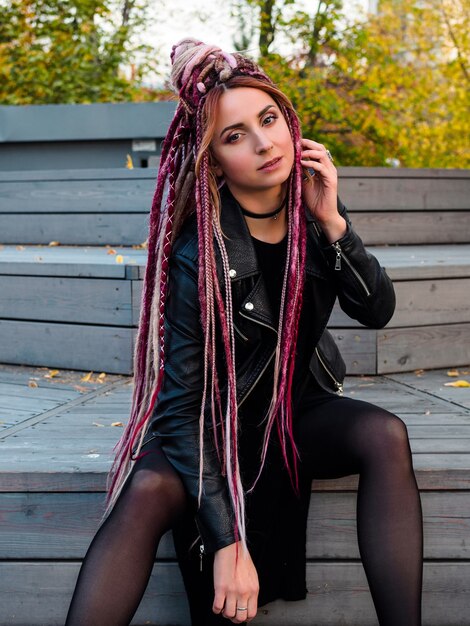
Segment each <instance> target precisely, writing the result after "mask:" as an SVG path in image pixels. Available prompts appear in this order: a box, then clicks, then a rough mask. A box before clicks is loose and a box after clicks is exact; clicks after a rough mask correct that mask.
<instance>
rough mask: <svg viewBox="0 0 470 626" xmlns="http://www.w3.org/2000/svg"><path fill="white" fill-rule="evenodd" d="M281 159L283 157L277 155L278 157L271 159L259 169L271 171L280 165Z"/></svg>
mask: <svg viewBox="0 0 470 626" xmlns="http://www.w3.org/2000/svg"><path fill="white" fill-rule="evenodd" d="M281 159H282V157H277V159H271V161H268V162H267V163H265V165H263V166H261V167H260V168H259V169H260V170H263V171H264V172H267V171H271V170H273V169H275V168H276V167H277V166H278V165H279V163H280V162H281Z"/></svg>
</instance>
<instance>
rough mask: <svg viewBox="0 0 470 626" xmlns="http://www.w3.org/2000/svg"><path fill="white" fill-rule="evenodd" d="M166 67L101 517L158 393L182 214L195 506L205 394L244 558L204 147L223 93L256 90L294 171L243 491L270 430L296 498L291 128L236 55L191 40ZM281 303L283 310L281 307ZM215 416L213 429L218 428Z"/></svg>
mask: <svg viewBox="0 0 470 626" xmlns="http://www.w3.org/2000/svg"><path fill="white" fill-rule="evenodd" d="M171 60H172V63H173V68H172V73H171V83H172V85H173V87H174V89H175V91H176V92H177V93H178V96H179V103H178V107H177V109H176V112H175V115H174V118H173V120H172V122H171V124H170V127H169V129H168V132H167V135H166V138H165V141H164V143H163V147H162V154H161V159H160V169H159V173H158V178H157V184H156V190H155V193H154V197H153V202H152V207H151V212H150V224H149V238H148V260H147V266H146V272H145V279H144V286H143V293H142V302H141V313H140V321H139V331H138V337H137V341H136V345H135V351H134V388H133V396H132V408H131V414H130V418H129V422H128V424H127V427H126V428H125V430H124V433H123V435H122V437H121V439H120V440H119V442H118V443H117V444H116V447H115V451H116V455H115V459H114V463H113V465H112V468H111V471H110V473H109V476H108V497H107V508H106V512H105V516H106V515H107V514H108V513H109V511H110V510H111V508H112V507H113V505H114V503H115V502H116V500H117V498H118V495H119V493H120V490H121V489H122V486H123V485H124V482H125V480H126V478H127V476H128V475H129V472H130V470H131V469H132V465H133V463H134V462H135V460H136V459H137V458H138V455H139V452H140V449H141V446H142V442H143V438H144V435H145V431H146V426H147V424H148V422H149V419H150V416H151V414H152V412H153V410H154V406H155V403H156V402H157V399H158V393H159V390H160V389H161V386H162V381H163V376H164V370H165V341H164V313H165V301H166V295H167V284H168V268H169V259H170V255H171V250H172V244H173V242H174V240H175V238H176V236H177V234H178V232H179V230H180V228H181V226H182V224H183V222H184V220H185V219H186V217H187V216H188V215H189V214H190V213H193V212H196V215H197V227H198V247H199V269H198V292H199V301H200V315H201V324H202V330H203V336H204V388H203V390H202V392H203V393H202V402H201V411H200V416H199V424H200V447H201V455H200V474H199V476H200V480H199V498H200V497H201V493H202V475H203V467H202V463H203V461H202V459H203V455H202V446H203V434H204V427H205V420H206V419H207V417H206V416H205V412H206V410H205V406H206V400H207V397H208V393H210V394H211V395H210V400H211V402H210V406H211V412H212V415H211V418H212V425H213V427H214V433H216V437H215V445H216V448H217V452H218V453H219V458H220V459H221V465H222V472H223V474H224V475H226V477H227V483H228V487H229V490H230V494H231V498H232V503H233V507H234V513H235V533H236V537H237V538H240V539H241V541H242V544H243V546H244V547H245V548H246V536H245V520H244V518H245V513H244V511H245V509H244V491H243V487H242V483H241V480H240V472H239V463H238V439H237V436H238V415H237V401H236V374H235V340H234V331H233V323H232V296H231V281H230V276H229V264H228V257H227V252H226V249H225V245H224V241H223V233H222V231H221V228H220V219H219V216H220V197H219V194H218V185H220V180H219V181H218V180H217V177H216V175H215V174H214V171H213V167H212V160H211V159H212V155H211V149H210V141H211V138H212V134H213V130H214V124H215V114H216V107H217V102H218V99H219V98H220V95H221V94H222V93H223V91H224V90H226V89H234V88H237V87H255V88H257V89H262V90H264V91H266V92H267V93H268V94H270V95H271V96H272V97H273V99H274V100H275V101H276V103H277V104H278V106H279V107H280V109H281V111H282V113H283V115H284V117H285V119H286V121H287V124H288V126H289V130H290V133H291V137H292V140H293V144H294V148H295V162H294V167H293V169H292V172H291V175H290V178H289V181H288V205H287V216H288V243H287V262H286V268H285V273H284V282H283V288H282V297H281V307H280V315H279V326H278V341H277V347H276V354H275V364H274V381H273V395H272V400H271V404H270V406H269V409H268V412H267V414H266V417H265V421H266V427H265V433H264V443H263V448H262V453H261V459H260V469H259V473H258V476H257V478H256V480H255V483H254V484H253V485H252V487H251V489H253V487H254V485H255V484H256V482H257V480H258V478H259V476H260V474H261V471H262V469H263V466H264V462H265V458H266V453H267V446H268V442H269V438H270V434H271V431H272V429H273V426H274V425H276V429H277V433H278V436H279V440H280V442H281V444H282V451H283V457H284V462H285V464H286V467H287V469H288V471H289V474H290V477H291V481H292V483H293V485H294V487H295V489H298V475H297V456H298V453H297V449H296V446H295V442H294V438H293V431H292V408H291V405H292V379H293V373H294V362H295V344H296V341H297V332H298V322H299V317H300V310H301V305H302V292H303V281H304V268H305V246H306V226H305V219H304V215H303V210H302V202H301V176H302V168H301V165H300V128H299V121H298V118H297V115H296V113H295V111H294V109H293V107H292V104H291V102H290V101H289V99H288V98H287V97H286V96H285V95H284V94H283V93H282V92H281V91H280V90H279V89H278V88H277V87H276V86H275V85H274V83H273V82H272V81H271V79H270V78H269V77H268V76H267V75H266V74H264V73H263V72H262V70H261V69H260V68H259V66H257V65H256V64H255V63H254V62H253V61H251V60H250V59H248V58H247V57H245V56H242V55H241V54H238V53H234V54H228V53H226V52H223V51H222V50H221V49H220V48H217V47H215V46H210V45H205V44H204V43H202V42H199V41H197V40H194V39H183V40H182V41H180V42H179V43H178V44H176V45H175V46H173V49H172V53H171ZM214 242H215V244H216V246H217V249H218V252H219V254H220V257H221V263H222V273H223V284H222V285H221V284H220V282H219V279H218V274H217V266H216V254H215V250H216V248H215V246H214ZM286 302H288V303H289V306H286ZM216 328H218V329H219V331H218V332H220V333H221V340H222V349H223V353H224V363H225V364H226V370H227V371H226V381H227V396H226V397H227V400H226V406H225V407H222V406H221V394H220V387H219V382H218V376H217V371H216V347H215V346H216ZM209 390H210V391H209ZM217 413H219V416H220V417H221V419H218V418H217ZM222 415H223V417H222ZM221 450H223V453H221V452H220V451H221ZM289 456H290V457H291V459H290V460H289Z"/></svg>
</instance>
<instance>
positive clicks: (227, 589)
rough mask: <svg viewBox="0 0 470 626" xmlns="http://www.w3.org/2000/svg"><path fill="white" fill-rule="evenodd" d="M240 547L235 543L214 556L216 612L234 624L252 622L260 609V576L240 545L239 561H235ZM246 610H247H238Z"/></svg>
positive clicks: (214, 610) (214, 609) (213, 608)
mask: <svg viewBox="0 0 470 626" xmlns="http://www.w3.org/2000/svg"><path fill="white" fill-rule="evenodd" d="M236 549H237V544H236V543H232V544H230V545H228V546H225V548H221V549H220V550H217V551H216V553H215V556H214V588H215V596H214V604H213V606H212V610H213V612H214V613H217V614H219V613H222V615H223V616H224V617H226V618H228V619H229V620H230V621H232V622H233V623H234V624H242V623H243V622H249V621H250V620H252V619H253V618H254V617H255V615H256V612H257V610H258V593H259V583H258V573H257V571H256V568H255V566H254V564H253V561H252V560H251V556H250V555H249V553H248V552H247V553H246V554H245V555H244V554H243V548H242V545H241V543H240V542H238V562H236V558H235V557H236ZM237 608H246V609H247V610H243V611H240V610H237Z"/></svg>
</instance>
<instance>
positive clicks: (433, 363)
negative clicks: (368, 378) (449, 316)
mask: <svg viewBox="0 0 470 626" xmlns="http://www.w3.org/2000/svg"><path fill="white" fill-rule="evenodd" d="M469 362H470V323H467V324H449V325H448V326H444V325H441V326H423V327H411V328H397V329H393V328H391V329H385V330H383V331H382V330H381V331H377V373H379V374H385V373H391V372H404V371H411V370H416V369H419V368H428V369H430V368H438V367H452V366H454V367H457V366H460V365H466V364H467V363H469Z"/></svg>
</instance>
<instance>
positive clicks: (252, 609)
mask: <svg viewBox="0 0 470 626" xmlns="http://www.w3.org/2000/svg"><path fill="white" fill-rule="evenodd" d="M243 606H247V607H248V611H247V613H246V621H247V622H250V621H251V620H252V619H254V618H255V617H256V613H257V612H258V596H254V597H251V598H250V599H249V600H248V603H247V604H244V605H243Z"/></svg>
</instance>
